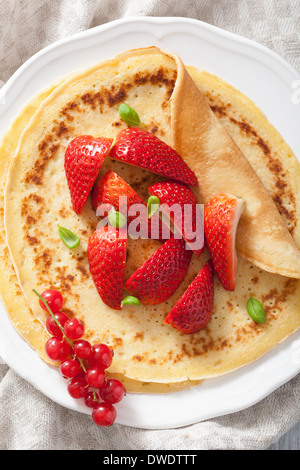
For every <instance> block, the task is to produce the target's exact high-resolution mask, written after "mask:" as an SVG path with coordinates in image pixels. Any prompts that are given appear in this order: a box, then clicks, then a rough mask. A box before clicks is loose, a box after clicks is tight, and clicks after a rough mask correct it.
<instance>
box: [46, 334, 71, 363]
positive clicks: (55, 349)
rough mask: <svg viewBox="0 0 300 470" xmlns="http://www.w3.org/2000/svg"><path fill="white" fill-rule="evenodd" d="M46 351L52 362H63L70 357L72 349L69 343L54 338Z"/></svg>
mask: <svg viewBox="0 0 300 470" xmlns="http://www.w3.org/2000/svg"><path fill="white" fill-rule="evenodd" d="M45 350H46V353H47V355H48V357H49V358H50V359H52V361H58V362H63V361H64V360H65V359H67V357H68V356H69V354H70V352H71V347H70V345H69V343H68V342H67V341H65V340H63V339H60V338H55V337H53V338H50V339H48V341H47V343H46V346H45Z"/></svg>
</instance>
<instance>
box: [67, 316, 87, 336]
mask: <svg viewBox="0 0 300 470" xmlns="http://www.w3.org/2000/svg"><path fill="white" fill-rule="evenodd" d="M64 331H65V334H66V336H67V337H68V338H69V339H71V340H76V339H79V338H81V337H82V335H83V333H84V325H83V323H82V322H81V321H80V320H78V318H70V320H68V321H67V322H66V323H65V326H64Z"/></svg>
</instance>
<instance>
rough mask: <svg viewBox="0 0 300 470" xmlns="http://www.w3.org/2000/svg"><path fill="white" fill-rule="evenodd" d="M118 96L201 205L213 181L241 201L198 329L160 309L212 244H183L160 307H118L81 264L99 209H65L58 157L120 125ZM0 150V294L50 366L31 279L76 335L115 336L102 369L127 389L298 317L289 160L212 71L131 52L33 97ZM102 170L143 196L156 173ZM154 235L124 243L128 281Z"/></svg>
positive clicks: (197, 373)
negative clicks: (59, 303) (228, 258)
mask: <svg viewBox="0 0 300 470" xmlns="http://www.w3.org/2000/svg"><path fill="white" fill-rule="evenodd" d="M123 102H126V103H127V104H129V105H130V106H131V107H132V108H134V109H135V110H136V111H137V113H138V114H139V116H140V118H141V121H142V122H143V123H145V125H146V129H147V130H148V131H150V132H152V133H153V134H155V135H156V136H158V137H159V138H161V139H162V140H164V141H165V142H166V143H168V144H169V145H171V146H173V147H174V148H175V149H176V150H177V151H178V153H179V154H180V155H181V156H182V157H183V159H184V160H185V161H186V162H187V164H188V165H189V166H190V168H191V169H192V170H193V171H194V172H195V173H196V175H197V178H198V182H199V187H198V188H197V189H196V190H195V194H196V197H197V201H198V202H199V203H201V204H205V203H207V201H208V200H209V199H210V198H211V197H212V196H213V195H215V194H218V193H221V192H228V193H230V194H234V195H236V196H238V197H241V198H243V199H244V201H245V210H244V213H243V215H242V217H241V219H240V222H239V226H238V231H237V240H236V243H237V249H238V273H237V283H236V289H235V290H234V291H233V292H229V291H226V290H224V288H222V286H221V285H220V283H219V281H218V279H217V278H215V280H214V283H215V299H214V309H213V313H212V316H211V319H210V322H209V324H208V326H207V327H206V328H205V329H203V330H201V331H199V332H198V333H195V334H191V335H184V334H181V333H179V332H178V331H176V330H174V329H172V328H171V327H170V326H168V325H164V324H163V320H164V318H165V317H166V315H167V313H168V312H169V311H170V310H171V307H172V306H173V305H174V304H175V302H176V301H177V300H178V299H179V298H180V296H181V295H182V293H183V292H184V291H185V290H186V288H187V286H188V285H189V284H190V283H191V282H192V280H193V279H194V277H195V276H196V274H197V273H198V272H199V271H200V269H201V267H202V266H203V265H204V263H205V262H206V260H207V259H208V256H209V255H208V253H206V252H205V253H204V254H203V255H202V256H201V257H200V258H197V257H196V256H195V255H193V257H192V261H191V264H190V267H189V270H188V273H187V276H186V279H185V280H184V282H183V283H182V284H181V286H180V287H179V289H178V290H177V291H176V292H175V294H174V295H173V296H172V297H171V298H170V299H169V300H167V301H166V302H164V303H162V304H160V305H156V306H151V305H150V306H148V305H147V306H146V305H140V306H135V305H126V306H124V307H123V309H122V311H115V310H113V309H111V308H109V307H107V306H106V305H105V304H104V303H103V302H102V300H101V298H100V297H99V295H98V293H97V291H96V288H95V285H94V283H93V280H92V278H91V275H90V273H89V266H88V261H87V255H86V249H87V243H88V238H89V237H90V235H91V234H92V232H93V231H94V230H95V228H96V226H97V223H98V221H99V220H98V218H97V217H96V215H95V211H94V210H93V208H92V205H91V201H90V199H89V200H88V202H87V204H86V206H85V208H84V210H83V212H82V214H81V215H80V216H79V217H78V216H77V215H76V214H75V212H74V211H73V210H72V205H71V200H70V194H69V190H68V186H67V180H66V177H65V172H64V154H65V150H66V147H67V145H68V143H69V142H70V140H71V139H73V138H74V137H75V136H78V135H83V134H89V135H93V136H95V137H99V136H105V137H115V136H116V135H117V133H118V132H119V131H120V129H122V128H124V127H125V126H126V124H125V123H124V122H123V121H122V120H121V119H120V116H119V113H118V107H119V105H120V103H123ZM0 159H1V165H0V185H1V221H0V224H1V238H0V250H1V256H0V260H1V261H0V263H1V274H0V292H1V295H2V298H3V300H4V303H5V305H6V307H7V311H8V315H9V317H10V319H11V321H12V323H13V324H14V326H15V327H16V329H17V331H18V332H19V334H20V335H21V336H22V337H23V338H24V339H25V340H26V341H27V342H28V344H29V345H31V347H32V348H34V350H36V352H37V354H39V355H40V357H41V358H42V359H43V360H45V361H47V362H49V363H50V361H49V360H48V359H47V357H46V355H45V352H44V346H45V343H46V341H47V339H48V337H49V336H48V333H47V331H46V329H45V321H46V312H45V311H44V310H42V309H41V308H40V306H39V303H38V300H37V297H36V296H35V295H34V294H33V292H32V289H36V290H37V291H39V292H42V291H43V290H45V289H47V288H49V287H53V288H55V289H58V290H60V291H61V292H62V294H63V296H64V299H65V304H64V311H65V312H66V313H68V314H69V315H70V316H76V317H78V318H80V319H81V320H82V321H83V322H84V325H85V332H86V333H85V337H86V339H88V340H89V341H91V342H92V343H98V342H104V343H107V344H109V345H110V346H112V347H113V349H114V353H115V355H114V361H113V364H112V366H111V369H110V372H111V374H113V375H114V374H115V375H116V376H118V377H120V378H121V379H122V380H123V381H124V383H125V384H126V386H127V389H128V391H133V392H141V391H142V392H144V393H146V392H150V391H151V392H153V391H155V392H168V391H172V390H177V389H181V388H185V387H189V386H192V385H193V384H195V383H198V381H200V380H203V379H208V378H210V377H215V376H218V375H221V374H225V373H229V372H231V371H233V370H235V369H237V368H239V367H241V366H245V365H246V364H249V363H251V362H253V361H254V360H256V359H257V358H259V357H261V356H262V355H263V354H265V353H266V352H267V351H269V350H270V349H272V348H273V347H275V346H276V345H277V344H278V343H280V342H281V341H283V340H284V339H285V338H287V336H289V335H290V334H292V333H293V332H295V331H296V330H297V329H298V328H299V326H300V308H299V305H300V281H299V279H300V251H299V247H300V225H299V216H300V207H299V205H300V166H299V162H298V161H297V159H296V157H295V155H294V154H293V152H292V150H291V149H290V148H289V146H288V145H287V144H286V143H285V142H284V140H283V139H282V137H281V136H280V134H279V133H278V132H277V130H276V129H275V128H274V127H273V126H272V124H271V123H270V122H268V120H267V118H266V117H265V116H264V115H263V113H262V112H261V111H260V110H259V109H258V108H257V106H256V105H255V104H254V103H253V102H252V101H250V100H249V99H248V98H247V97H246V96H244V95H243V94H242V93H240V92H239V91H238V90H236V89H234V88H233V87H232V86H231V85H229V84H227V83H225V82H224V81H223V80H222V79H220V78H218V77H216V76H214V75H212V74H210V73H208V72H205V71H200V70H197V69H195V68H193V67H192V66H186V65H184V64H183V63H182V61H181V59H180V58H179V57H177V56H176V55H174V54H172V53H169V52H165V51H161V50H159V49H157V48H156V47H151V48H145V49H137V50H132V51H127V52H125V53H123V54H121V55H119V56H117V57H115V58H114V59H112V60H108V61H106V62H104V63H101V64H100V65H97V66H95V67H93V68H91V69H89V70H85V71H83V72H82V73H78V74H76V75H75V76H72V77H71V78H67V79H66V80H65V81H62V82H61V83H60V84H59V85H57V86H53V87H52V88H50V89H49V90H46V91H44V92H43V93H42V94H40V95H39V96H37V97H36V98H35V99H34V100H33V101H32V102H31V103H29V105H28V106H27V107H26V108H25V109H24V110H23V111H22V112H20V115H19V116H18V117H17V119H16V121H15V123H14V125H13V126H12V128H11V130H10V131H9V132H8V134H7V135H6V137H5V138H4V141H3V143H2V147H1V152H0ZM108 168H111V169H113V170H114V171H115V172H116V173H118V174H119V175H120V176H121V177H122V178H123V179H125V181H127V183H129V184H130V185H131V186H132V187H133V188H134V189H135V190H136V191H137V192H138V194H139V195H140V196H141V197H142V198H143V199H144V200H145V201H147V199H148V197H149V194H148V187H149V186H150V185H151V184H153V183H154V182H156V181H159V180H161V178H160V177H158V176H157V175H154V174H152V173H150V172H147V171H146V170H142V169H138V168H135V167H133V166H130V165H126V164H123V163H121V162H117V161H113V160H112V159H110V158H109V157H108V158H107V159H106V161H105V164H104V165H103V167H102V169H101V172H100V175H99V176H101V175H102V174H104V172H105V171H107V169H108ZM58 224H60V225H61V226H63V227H67V228H69V229H70V230H72V231H73V232H75V233H76V234H77V235H78V236H79V237H80V239H81V243H80V246H79V247H78V248H76V249H74V250H69V249H68V248H67V247H66V246H65V245H64V244H63V243H62V242H61V240H60V239H59V236H58V230H57V225H58ZM160 244H161V243H160V242H159V241H156V240H140V239H139V240H131V239H129V240H128V253H127V262H126V279H128V277H129V276H130V275H131V274H132V273H133V272H134V271H135V270H136V269H137V268H138V267H139V266H141V265H142V264H143V263H144V262H145V261H146V260H147V259H148V258H149V257H150V256H151V254H152V253H154V251H155V250H156V249H157V248H158V247H159V246H160ZM125 294H126V292H125V293H124V295H125ZM250 296H252V297H255V298H257V299H259V300H260V301H261V302H262V304H263V306H264V309H265V312H266V317H267V321H266V322H265V323H264V324H256V323H254V321H253V320H252V319H251V318H250V316H249V315H248V313H247V309H246V302H247V300H248V299H249V297H250Z"/></svg>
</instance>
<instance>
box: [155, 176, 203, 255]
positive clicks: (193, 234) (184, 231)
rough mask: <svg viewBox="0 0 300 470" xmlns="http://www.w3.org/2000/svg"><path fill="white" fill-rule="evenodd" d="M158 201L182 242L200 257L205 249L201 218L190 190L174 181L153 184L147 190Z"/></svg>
mask: <svg viewBox="0 0 300 470" xmlns="http://www.w3.org/2000/svg"><path fill="white" fill-rule="evenodd" d="M148 191H149V193H150V194H151V195H152V196H157V197H158V198H159V200H160V208H161V210H163V211H164V212H165V213H166V214H167V216H168V217H170V219H171V220H172V222H173V223H174V227H175V228H176V229H177V231H179V233H181V235H182V237H183V238H184V240H185V241H186V242H187V244H188V245H189V246H190V248H191V249H192V250H193V252H194V253H195V254H196V255H197V256H200V255H201V253H203V251H204V249H205V242H204V225H203V216H202V214H201V211H200V208H199V206H198V205H197V201H196V197H195V195H194V193H193V192H192V190H191V189H190V188H189V187H188V186H186V185H185V184H182V183H178V182H176V181H163V182H160V183H155V184H153V185H152V186H150V187H149V188H148Z"/></svg>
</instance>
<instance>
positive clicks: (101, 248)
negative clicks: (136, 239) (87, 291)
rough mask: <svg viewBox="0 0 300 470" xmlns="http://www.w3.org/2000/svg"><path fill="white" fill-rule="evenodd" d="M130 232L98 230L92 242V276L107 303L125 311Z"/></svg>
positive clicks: (89, 250) (89, 255)
mask: <svg viewBox="0 0 300 470" xmlns="http://www.w3.org/2000/svg"><path fill="white" fill-rule="evenodd" d="M126 249H127V232H126V230H124V229H116V228H114V227H112V226H110V225H108V226H105V227H101V228H98V229H97V230H96V231H95V232H94V233H93V234H92V235H91V237H90V239H89V241H88V249H87V255H88V260H89V265H90V272H91V275H92V278H93V281H94V283H95V286H96V288H97V291H98V293H99V295H100V297H101V299H102V300H103V302H104V303H105V304H106V305H108V306H109V307H111V308H114V309H116V310H121V301H122V299H123V287H124V275H125V262H126Z"/></svg>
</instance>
